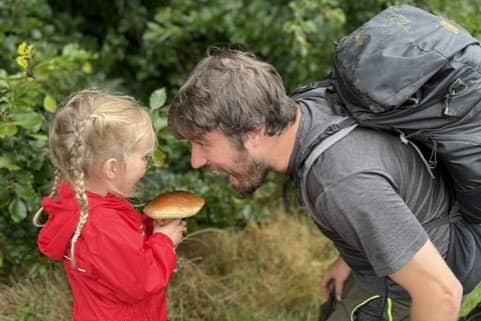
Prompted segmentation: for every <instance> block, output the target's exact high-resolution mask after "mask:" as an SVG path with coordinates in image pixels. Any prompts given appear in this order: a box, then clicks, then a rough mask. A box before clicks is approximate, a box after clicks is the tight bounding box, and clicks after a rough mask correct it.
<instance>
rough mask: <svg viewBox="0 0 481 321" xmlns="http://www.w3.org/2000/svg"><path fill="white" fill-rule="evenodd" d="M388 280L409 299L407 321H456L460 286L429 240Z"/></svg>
mask: <svg viewBox="0 0 481 321" xmlns="http://www.w3.org/2000/svg"><path fill="white" fill-rule="evenodd" d="M390 277H391V279H393V280H394V281H395V282H397V283H398V284H399V285H401V286H402V287H403V288H405V289H406V290H407V291H408V292H409V294H410V295H411V299H412V306H411V321H427V320H436V321H455V320H458V316H459V310H460V308H461V300H462V296H463V288H462V285H461V284H460V282H459V281H458V279H457V278H456V277H455V276H454V274H453V273H452V272H451V270H450V269H449V267H448V266H447V265H446V263H445V262H444V260H443V258H442V257H441V255H440V254H439V252H438V251H437V250H436V248H435V247H434V245H433V244H432V243H431V241H430V240H428V241H427V242H426V244H425V245H424V246H423V247H421V249H419V251H418V252H417V253H416V255H415V256H414V257H413V258H412V259H411V260H410V261H409V263H408V264H406V265H405V266H404V267H403V268H402V269H401V270H400V271H399V272H396V273H393V274H391V275H390Z"/></svg>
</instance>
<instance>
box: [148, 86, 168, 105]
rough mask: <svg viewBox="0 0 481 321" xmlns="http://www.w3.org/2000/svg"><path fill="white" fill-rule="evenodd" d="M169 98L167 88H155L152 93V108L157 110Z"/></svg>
mask: <svg viewBox="0 0 481 321" xmlns="http://www.w3.org/2000/svg"><path fill="white" fill-rule="evenodd" d="M166 100H167V93H166V92H165V88H160V89H157V90H155V91H154V92H153V93H152V94H151V95H150V109H151V110H156V109H159V108H160V107H162V106H163V105H164V104H165V102H166Z"/></svg>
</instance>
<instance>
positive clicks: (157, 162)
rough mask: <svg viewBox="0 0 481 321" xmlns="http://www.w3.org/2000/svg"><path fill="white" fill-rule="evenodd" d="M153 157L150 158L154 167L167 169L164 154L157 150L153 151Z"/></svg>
mask: <svg viewBox="0 0 481 321" xmlns="http://www.w3.org/2000/svg"><path fill="white" fill-rule="evenodd" d="M153 156H154V157H153V158H152V160H153V163H154V166H156V167H167V156H166V155H165V153H164V152H163V151H162V150H160V149H159V148H157V149H156V150H155V151H154V155H153Z"/></svg>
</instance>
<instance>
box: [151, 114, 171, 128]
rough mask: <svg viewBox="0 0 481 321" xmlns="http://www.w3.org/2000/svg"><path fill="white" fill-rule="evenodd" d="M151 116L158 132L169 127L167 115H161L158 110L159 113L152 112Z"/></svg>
mask: <svg viewBox="0 0 481 321" xmlns="http://www.w3.org/2000/svg"><path fill="white" fill-rule="evenodd" d="M150 116H151V117H152V123H153V124H154V129H155V131H156V132H158V131H159V130H161V129H163V128H165V127H167V125H168V122H167V117H166V116H165V115H160V114H159V113H158V112H157V113H152V114H151V115H150Z"/></svg>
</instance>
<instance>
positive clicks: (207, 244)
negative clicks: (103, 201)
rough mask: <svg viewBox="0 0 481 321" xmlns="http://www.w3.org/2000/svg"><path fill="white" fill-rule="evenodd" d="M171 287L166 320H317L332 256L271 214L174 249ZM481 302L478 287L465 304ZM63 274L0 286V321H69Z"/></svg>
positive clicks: (302, 220) (289, 219) (320, 242)
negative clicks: (177, 260) (176, 258)
mask: <svg viewBox="0 0 481 321" xmlns="http://www.w3.org/2000/svg"><path fill="white" fill-rule="evenodd" d="M178 252H179V255H180V256H181V259H180V267H179V270H178V271H177V272H176V274H175V276H174V278H173V280H172V282H171V285H170V287H169V294H168V295H169V308H170V313H169V314H170V319H171V320H172V321H197V320H199V321H200V320H210V321H216V320H219V321H220V320H222V321H239V320H246V321H247V320H248V321H267V320H269V321H298V320H304V321H315V320H316V321H317V319H318V317H319V308H320V304H321V303H322V298H321V292H320V280H321V277H322V274H323V273H324V271H325V269H326V268H327V266H328V265H329V264H330V263H331V262H332V260H333V259H334V258H335V256H336V251H335V249H334V248H333V247H332V245H331V243H330V242H329V241H328V240H327V239H326V238H324V237H323V236H322V235H321V234H320V232H319V231H318V230H317V229H316V228H315V227H314V225H313V223H312V222H311V221H310V219H309V218H308V217H306V216H304V217H299V216H288V215H285V214H282V213H280V214H278V215H276V216H275V217H274V218H273V219H272V220H271V221H270V222H269V223H268V224H266V225H265V226H259V225H256V224H253V223H252V224H249V225H248V226H247V227H246V228H245V229H243V230H240V231H238V230H218V229H205V230H199V231H197V232H195V233H193V234H191V235H189V237H188V238H187V239H186V240H185V241H184V242H183V243H182V244H181V245H180V246H179V248H178ZM480 301H481V287H478V288H477V289H476V291H475V292H474V293H473V294H471V295H470V296H469V297H468V298H467V300H466V301H465V304H464V307H463V314H466V313H467V312H468V311H469V310H470V309H471V308H473V307H474V306H475V305H476V304H477V303H478V302H480ZM71 305H72V299H71V296H70V292H69V286H68V283H67V281H66V279H65V276H64V273H63V270H62V267H61V266H60V265H57V266H55V267H54V268H53V269H51V270H50V271H49V272H48V273H46V274H44V275H43V276H42V277H40V278H38V279H35V280H20V281H18V282H16V283H15V284H14V285H13V286H6V285H3V286H1V285H0V321H7V320H8V321H67V320H71Z"/></svg>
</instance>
